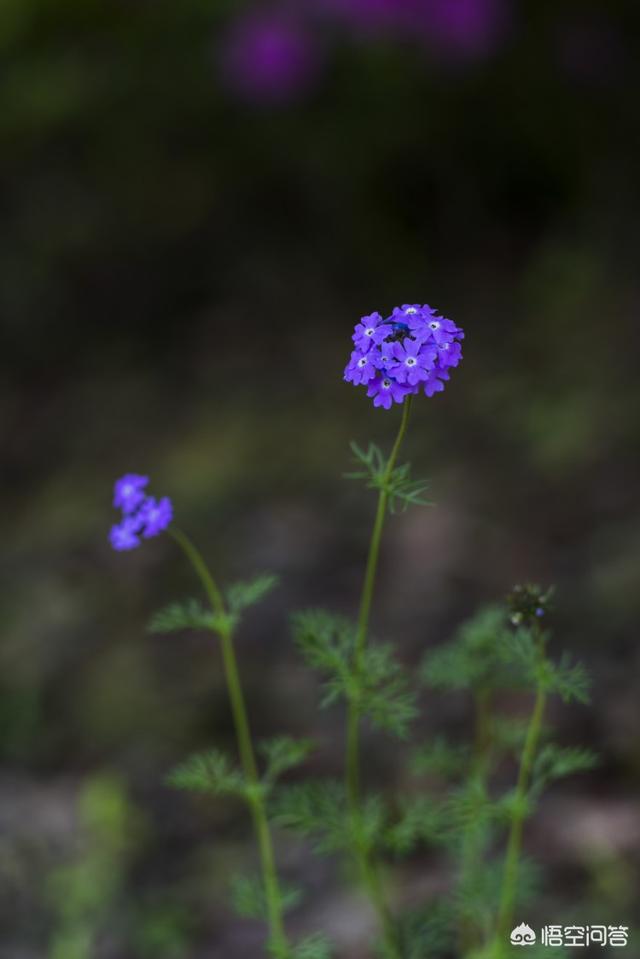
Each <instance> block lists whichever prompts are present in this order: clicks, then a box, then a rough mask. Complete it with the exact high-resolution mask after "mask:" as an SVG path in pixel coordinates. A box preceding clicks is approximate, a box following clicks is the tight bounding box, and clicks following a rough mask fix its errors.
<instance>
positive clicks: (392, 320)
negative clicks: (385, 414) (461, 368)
mask: <svg viewBox="0 0 640 959" xmlns="http://www.w3.org/2000/svg"><path fill="white" fill-rule="evenodd" d="M463 338H464V333H463V331H462V330H461V329H460V327H458V326H456V325H455V323H452V322H451V320H447V319H445V318H444V317H443V316H438V314H437V312H436V310H432V309H431V307H430V306H427V305H426V304H425V305H424V306H420V305H419V304H417V303H416V304H405V305H404V306H402V307H400V306H397V307H395V309H394V310H393V313H392V314H391V316H389V317H387V318H386V319H383V317H382V316H381V315H380V314H379V313H371V314H370V315H369V316H363V317H362V319H361V321H360V322H359V323H358V324H357V326H356V328H355V331H354V334H353V342H354V344H355V349H354V350H353V352H352V354H351V359H350V360H349V362H348V363H347V366H346V369H345V371H344V378H345V380H346V381H347V382H348V383H353V384H354V385H355V386H360V385H362V386H366V387H367V396H369V397H372V398H373V405H374V406H382V407H384V409H385V410H388V409H389V408H390V407H391V405H392V403H403V402H404V398H405V396H408V395H409V394H415V393H419V392H420V391H421V390H422V391H424V393H425V396H433V394H434V393H439V392H441V391H442V390H443V389H444V381H445V380H448V379H449V370H450V369H451V368H452V367H454V366H457V365H458V363H459V362H460V360H461V359H462V347H461V346H460V340H462V339H463Z"/></svg>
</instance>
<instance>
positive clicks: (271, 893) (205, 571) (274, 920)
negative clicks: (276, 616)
mask: <svg viewBox="0 0 640 959" xmlns="http://www.w3.org/2000/svg"><path fill="white" fill-rule="evenodd" d="M170 532H171V535H172V536H173V538H174V539H175V541H176V542H177V543H178V544H179V546H180V547H181V548H182V550H183V551H184V553H185V554H186V556H187V558H188V560H189V562H190V563H191V565H192V566H193V569H194V571H195V572H196V574H197V576H198V578H199V580H200V582H201V583H202V587H203V589H204V591H205V593H206V595H207V598H208V600H209V602H210V604H211V608H212V610H213V611H214V612H215V613H216V614H217V615H218V616H220V618H221V619H222V621H223V623H224V622H227V609H226V606H225V602H224V598H223V596H222V593H221V592H220V590H219V588H218V586H217V584H216V582H215V580H214V578H213V576H212V575H211V572H210V570H209V568H208V566H207V564H206V563H205V561H204V558H203V556H202V554H201V552H200V551H199V550H198V549H197V547H196V546H194V544H193V543H192V542H191V540H190V539H189V538H188V537H187V536H186V535H185V534H184V533H183V532H182V531H181V530H179V529H176V528H175V527H174V528H172V529H171V530H170ZM218 634H219V636H220V645H221V648H222V661H223V664H224V671H225V678H226V683H227V690H228V694H229V700H230V702H231V712H232V714H233V721H234V726H235V731H236V739H237V742H238V752H239V754H240V761H241V763H242V768H243V770H244V774H245V777H246V779H247V782H248V783H249V784H250V786H251V787H252V789H251V798H250V800H249V805H250V808H251V814H252V817H253V824H254V829H255V833H256V838H257V841H258V848H259V850H260V861H261V866H262V880H263V883H264V889H265V897H266V904H267V915H268V923H269V949H270V951H271V953H272V955H274V956H275V957H277V959H287V957H289V956H290V954H291V950H290V947H289V943H288V940H287V935H286V932H285V929H284V921H283V917H282V895H281V892H280V885H279V882H278V874H277V871H276V864H275V856H274V852H273V841H272V838H271V829H270V827H269V820H268V818H267V814H266V809H265V804H264V798H263V794H262V791H261V789H260V782H259V777H258V767H257V764H256V758H255V752H254V749H253V741H252V738H251V729H250V727H249V718H248V715H247V707H246V703H245V699H244V694H243V692H242V685H241V682H240V674H239V671H238V662H237V659H236V653H235V647H234V643H233V627H232V625H231V624H230V622H229V624H228V625H223V626H222V627H221V628H220V629H219V630H218Z"/></svg>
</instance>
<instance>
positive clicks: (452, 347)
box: [437, 340, 462, 369]
mask: <svg viewBox="0 0 640 959" xmlns="http://www.w3.org/2000/svg"><path fill="white" fill-rule="evenodd" d="M437 350H438V366H439V367H440V368H441V369H447V368H448V367H450V366H457V365H458V363H459V362H460V360H461V359H462V347H461V346H460V344H459V343H458V342H457V341H456V340H451V341H447V342H446V343H441V344H440V346H438V347H437Z"/></svg>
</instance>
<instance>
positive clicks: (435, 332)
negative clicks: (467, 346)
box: [426, 315, 464, 346]
mask: <svg viewBox="0 0 640 959" xmlns="http://www.w3.org/2000/svg"><path fill="white" fill-rule="evenodd" d="M426 328H427V329H428V330H429V334H430V337H431V339H432V340H433V341H434V342H435V343H437V344H438V346H441V345H442V344H443V343H451V341H452V340H453V339H454V337H456V336H459V338H460V339H462V337H463V336H464V333H462V330H460V329H458V327H457V326H456V325H455V323H452V322H451V320H446V319H445V318H444V317H443V316H435V315H434V316H432V317H431V318H430V319H429V320H427V324H426ZM460 334H462V335H461V336H460Z"/></svg>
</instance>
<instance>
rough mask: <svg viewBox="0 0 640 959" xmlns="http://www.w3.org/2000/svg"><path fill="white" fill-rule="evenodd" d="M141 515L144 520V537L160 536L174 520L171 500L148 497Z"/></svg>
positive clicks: (164, 497) (141, 508)
mask: <svg viewBox="0 0 640 959" xmlns="http://www.w3.org/2000/svg"><path fill="white" fill-rule="evenodd" d="M139 515H140V519H141V520H142V535H143V536H144V537H145V539H148V538H149V537H150V536H158V535H159V534H160V533H162V532H164V530H165V529H166V528H167V527H168V526H169V524H170V523H171V520H172V519H173V506H172V504H171V500H170V499H169V497H168V496H163V497H162V499H161V500H156V499H155V497H153V496H148V497H147V499H146V500H145V501H144V503H143V504H142V506H141V507H140V514H139Z"/></svg>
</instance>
